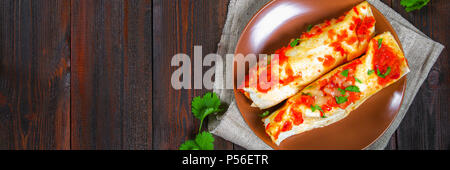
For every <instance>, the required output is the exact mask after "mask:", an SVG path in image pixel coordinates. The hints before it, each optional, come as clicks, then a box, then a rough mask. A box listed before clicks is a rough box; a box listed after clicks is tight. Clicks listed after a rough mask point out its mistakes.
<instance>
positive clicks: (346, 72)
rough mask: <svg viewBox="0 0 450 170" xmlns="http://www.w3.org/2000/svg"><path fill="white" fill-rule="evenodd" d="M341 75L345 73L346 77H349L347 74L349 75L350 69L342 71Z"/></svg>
mask: <svg viewBox="0 0 450 170" xmlns="http://www.w3.org/2000/svg"><path fill="white" fill-rule="evenodd" d="M341 75H343V76H344V77H347V76H348V69H347V70H344V71H342V72H341Z"/></svg>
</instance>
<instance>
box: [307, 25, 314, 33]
mask: <svg viewBox="0 0 450 170" xmlns="http://www.w3.org/2000/svg"><path fill="white" fill-rule="evenodd" d="M312 28H313V25H311V24H309V25H308V28H307V32H309V31H311V29H312Z"/></svg>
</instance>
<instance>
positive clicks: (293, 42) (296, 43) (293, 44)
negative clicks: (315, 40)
mask: <svg viewBox="0 0 450 170" xmlns="http://www.w3.org/2000/svg"><path fill="white" fill-rule="evenodd" d="M299 42H300V39H299V38H297V39H295V40H294V41H292V42H291V47H295V46H297V45H298V44H299Z"/></svg>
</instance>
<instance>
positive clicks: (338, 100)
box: [335, 96, 348, 104]
mask: <svg viewBox="0 0 450 170" xmlns="http://www.w3.org/2000/svg"><path fill="white" fill-rule="evenodd" d="M335 99H336V103H337V104H342V103H345V102H347V101H348V99H347V97H345V96H336V97H335Z"/></svg>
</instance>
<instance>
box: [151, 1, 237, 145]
mask: <svg viewBox="0 0 450 170" xmlns="http://www.w3.org/2000/svg"><path fill="white" fill-rule="evenodd" d="M227 7H228V1H227V0H216V1H210V0H196V1H192V0H191V1H187V0H154V1H153V19H154V24H153V32H154V40H153V41H154V42H155V43H154V46H153V50H154V58H153V63H158V64H155V65H154V72H153V78H154V80H155V81H154V84H153V87H154V90H153V106H154V108H153V112H154V114H153V148H154V149H177V148H178V147H179V145H180V144H181V143H183V142H184V141H185V140H188V139H193V138H194V136H195V135H196V134H197V131H198V126H199V121H197V120H196V119H195V118H194V117H193V115H192V113H191V106H190V103H191V99H192V98H193V97H195V96H199V95H203V94H204V93H205V92H206V91H208V90H205V89H202V90H174V89H173V88H172V86H171V75H172V72H173V71H174V70H176V69H178V67H170V66H171V64H170V63H171V59H172V56H174V55H175V54H177V53H185V54H187V55H189V56H190V57H191V59H192V60H191V61H192V63H193V56H194V46H195V45H201V46H202V52H203V55H202V57H204V56H206V55H207V54H209V53H215V52H216V51H217V44H218V43H219V40H220V36H221V33H222V28H223V25H224V24H225V19H226V11H227ZM207 69H208V68H207V67H205V68H204V71H206V70H207ZM232 148H233V145H232V144H231V143H229V142H227V141H224V140H223V139H221V138H220V137H216V142H215V149H232Z"/></svg>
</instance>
